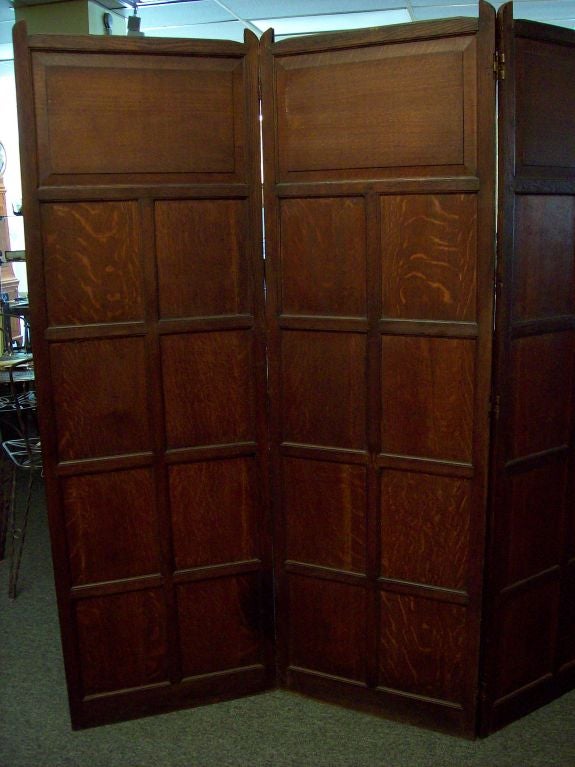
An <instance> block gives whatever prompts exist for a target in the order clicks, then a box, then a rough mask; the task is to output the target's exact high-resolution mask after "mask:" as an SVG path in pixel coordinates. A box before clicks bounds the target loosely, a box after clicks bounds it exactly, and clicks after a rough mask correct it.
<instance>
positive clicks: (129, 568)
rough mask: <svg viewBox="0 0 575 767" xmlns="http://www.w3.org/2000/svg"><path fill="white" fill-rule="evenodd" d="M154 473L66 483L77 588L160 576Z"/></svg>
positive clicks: (64, 495)
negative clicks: (87, 584)
mask: <svg viewBox="0 0 575 767" xmlns="http://www.w3.org/2000/svg"><path fill="white" fill-rule="evenodd" d="M154 496H155V490H154V477H153V474H152V471H151V469H132V470H128V471H115V472H110V473H107V474H89V475H83V476H77V477H68V478H66V479H63V480H62V503H63V508H64V514H65V517H66V536H67V541H68V551H69V560H70V570H71V578H72V583H73V584H74V585H80V584H86V583H98V582H101V581H111V580H119V579H122V578H135V577H137V576H139V575H147V574H152V573H158V572H159V570H160V551H159V525H158V518H157V511H156V504H155V498H154Z"/></svg>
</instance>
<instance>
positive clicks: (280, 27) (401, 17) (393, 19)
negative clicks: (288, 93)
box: [252, 8, 411, 35]
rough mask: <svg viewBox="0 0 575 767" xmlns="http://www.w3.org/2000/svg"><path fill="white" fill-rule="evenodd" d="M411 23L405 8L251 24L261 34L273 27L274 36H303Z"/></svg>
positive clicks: (253, 22) (260, 21) (264, 20)
mask: <svg viewBox="0 0 575 767" xmlns="http://www.w3.org/2000/svg"><path fill="white" fill-rule="evenodd" d="M408 21H411V16H410V15H409V12H408V10H407V8H399V9H397V10H395V11H369V12H366V13H338V14H323V15H321V16H294V17H290V18H283V19H255V20H254V21H252V24H255V25H256V26H257V27H259V28H260V29H261V30H262V32H265V31H266V29H269V28H270V27H273V29H274V32H275V33H276V35H305V34H309V33H311V32H336V31H338V30H341V29H360V28H362V27H381V26H385V25H387V24H403V23H404V22H408Z"/></svg>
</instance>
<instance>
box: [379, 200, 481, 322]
mask: <svg viewBox="0 0 575 767" xmlns="http://www.w3.org/2000/svg"><path fill="white" fill-rule="evenodd" d="M476 228H477V199H476V196H475V195H471V194H458V195H455V194H453V195H405V196H399V195H398V196H396V195H390V196H386V197H382V198H381V242H382V269H383V281H382V287H383V296H382V307H383V316H384V317H398V318H404V319H430V320H463V321H472V320H474V319H475V317H476V291H477V282H476V258H477V231H476Z"/></svg>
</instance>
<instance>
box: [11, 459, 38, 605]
mask: <svg viewBox="0 0 575 767" xmlns="http://www.w3.org/2000/svg"><path fill="white" fill-rule="evenodd" d="M15 478H16V472H14V479H15ZM33 482H34V472H33V471H29V472H28V487H27V490H26V502H25V504H24V510H23V512H22V526H21V527H18V525H17V519H16V513H15V509H14V512H13V515H12V520H13V524H12V535H11V541H10V575H9V580H8V597H9V598H10V599H16V588H17V586H18V575H19V573H20V563H21V562H22V552H23V550H24V542H25V540H26V530H27V529H28V517H29V516H30V505H31V501H32V484H33ZM13 497H15V488H14V496H13Z"/></svg>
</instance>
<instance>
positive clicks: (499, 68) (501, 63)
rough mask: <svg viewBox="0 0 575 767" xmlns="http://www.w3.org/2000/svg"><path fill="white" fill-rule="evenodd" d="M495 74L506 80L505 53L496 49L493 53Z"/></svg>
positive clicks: (498, 77)
mask: <svg viewBox="0 0 575 767" xmlns="http://www.w3.org/2000/svg"><path fill="white" fill-rule="evenodd" d="M493 74H494V75H495V77H496V78H497V79H498V80H505V54H504V53H503V51H495V53H494V54H493Z"/></svg>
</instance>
